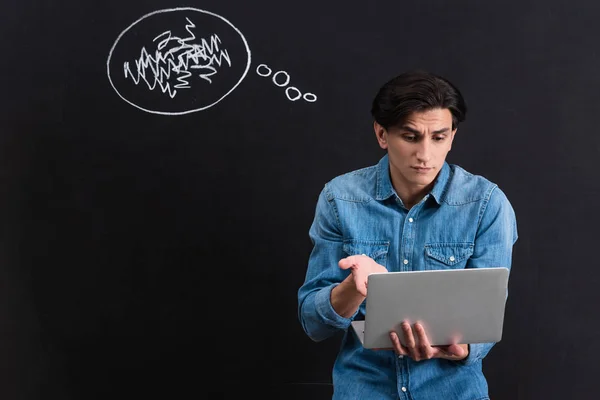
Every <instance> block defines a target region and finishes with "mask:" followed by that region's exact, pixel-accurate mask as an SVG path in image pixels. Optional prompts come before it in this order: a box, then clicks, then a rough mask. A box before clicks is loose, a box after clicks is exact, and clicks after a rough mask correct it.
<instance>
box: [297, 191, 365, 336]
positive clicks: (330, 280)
mask: <svg viewBox="0 0 600 400" xmlns="http://www.w3.org/2000/svg"><path fill="white" fill-rule="evenodd" d="M309 237H310V240H311V242H312V244H313V248H312V251H311V253H310V257H309V260H308V267H307V271H306V277H305V280H304V283H303V285H302V286H301V287H300V289H299V290H298V316H299V319H300V322H301V324H302V328H303V329H304V331H305V332H306V334H307V335H308V336H309V337H310V338H311V339H312V340H314V341H317V342H318V341H321V340H324V339H327V338H328V337H330V336H333V335H334V334H336V333H337V332H339V330H340V329H341V330H346V329H347V328H348V326H349V325H350V323H351V321H352V319H353V318H354V315H353V316H351V317H350V318H344V317H342V316H340V315H339V314H337V313H336V311H335V310H334V309H333V306H332V305H331V291H332V290H333V288H334V287H335V286H337V285H338V284H339V283H340V282H342V281H343V280H344V279H345V278H346V277H347V276H348V274H349V272H348V271H344V270H342V269H341V268H339V267H338V261H339V260H340V259H341V258H343V257H344V253H343V236H342V234H341V229H340V223H339V221H338V218H337V212H336V209H335V204H334V202H333V199H332V198H329V196H328V186H327V185H325V187H324V188H323V190H322V191H321V193H320V195H319V199H318V201H317V206H316V210H315V217H314V219H313V222H312V225H311V227H310V230H309ZM355 315H356V314H355Z"/></svg>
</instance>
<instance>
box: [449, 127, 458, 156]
mask: <svg viewBox="0 0 600 400" xmlns="http://www.w3.org/2000/svg"><path fill="white" fill-rule="evenodd" d="M457 130H458V128H455V129H454V130H453V131H452V135H451V136H450V148H449V149H448V151H450V150H452V142H454V135H456V131H457Z"/></svg>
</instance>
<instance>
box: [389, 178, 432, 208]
mask: <svg viewBox="0 0 600 400" xmlns="http://www.w3.org/2000/svg"><path fill="white" fill-rule="evenodd" d="M392 186H393V187H394V189H395V190H396V193H397V194H398V197H400V200H402V203H404V206H405V207H406V208H408V209H410V208H411V207H412V206H414V205H415V204H417V203H418V202H419V201H421V199H423V197H425V195H427V193H429V192H430V191H431V188H432V187H433V182H432V183H430V184H429V185H426V186H412V187H411V186H407V185H404V184H402V183H401V182H398V181H397V180H396V179H394V177H392Z"/></svg>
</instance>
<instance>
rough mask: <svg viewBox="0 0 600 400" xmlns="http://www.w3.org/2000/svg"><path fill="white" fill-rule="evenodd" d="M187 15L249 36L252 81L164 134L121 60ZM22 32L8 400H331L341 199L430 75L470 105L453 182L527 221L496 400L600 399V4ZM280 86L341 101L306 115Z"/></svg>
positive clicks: (9, 186) (10, 224) (178, 119)
mask: <svg viewBox="0 0 600 400" xmlns="http://www.w3.org/2000/svg"><path fill="white" fill-rule="evenodd" d="M183 6H189V7H197V8H200V9H203V10H207V11H210V12H213V13H216V14H219V15H221V16H223V17H225V18H226V19H227V20H229V21H230V22H231V23H232V24H233V25H235V26H236V27H237V28H238V29H239V30H240V31H241V32H242V33H243V35H244V36H245V38H246V40H247V42H248V45H249V48H250V50H251V53H252V63H251V66H250V70H249V72H248V74H247V76H246V77H245V78H244V80H243V81H242V82H241V84H240V85H239V86H238V87H237V88H236V89H235V90H234V91H233V92H232V93H231V94H230V95H229V96H227V97H225V98H224V99H223V100H222V101H221V102H220V103H218V104H216V105H215V106H213V107H210V108H208V109H206V110H203V111H199V112H194V113H188V114H184V115H177V116H168V115H158V114H152V113H148V112H144V111H141V110H139V109H137V108H135V107H133V106H132V105H130V104H128V103H127V102H125V101H123V100H122V99H121V98H120V97H119V96H118V95H117V93H116V92H115V90H113V88H112V87H111V85H110V82H109V80H108V78H107V68H106V62H107V58H108V55H109V51H110V49H111V47H112V46H113V44H114V43H115V40H116V39H117V37H118V36H119V34H120V33H121V32H122V31H123V30H125V29H126V28H127V27H128V26H129V25H130V24H132V23H133V22H134V21H136V20H137V19H138V18H140V17H142V16H143V15H145V14H147V13H150V12H153V11H156V10H160V9H165V8H171V7H183ZM0 11H1V12H0V24H1V26H2V31H3V35H1V36H0V43H1V47H0V48H1V49H2V62H1V64H0V65H1V68H2V70H1V74H0V84H1V87H2V99H1V103H0V106H1V110H2V111H1V112H0V123H1V131H0V140H1V143H0V187H1V189H2V196H0V221H2V223H1V225H0V226H1V227H2V228H1V230H0V235H1V236H0V239H1V240H0V271H1V275H0V332H1V333H0V360H2V362H1V363H0V365H1V366H2V373H1V374H0V398H2V399H6V400H9V399H10V400H12V399H23V400H29V399H107V398H111V399H117V398H119V399H121V398H123V399H130V398H147V397H150V398H184V396H185V398H215V399H219V398H241V397H242V396H244V395H253V396H254V395H256V396H257V397H259V398H260V397H263V398H265V397H273V398H281V399H290V398H299V399H300V398H310V399H326V398H329V397H330V395H331V390H332V389H331V386H330V372H331V367H332V363H333V359H334V357H335V354H336V352H337V348H338V343H339V342H338V340H339V337H338V338H333V339H331V340H328V341H325V342H321V343H313V342H312V341H310V339H308V338H307V337H306V336H305V335H304V333H303V331H302V329H301V327H300V324H299V322H298V319H297V309H296V307H297V298H296V293H297V290H298V288H299V286H300V285H301V284H302V282H303V279H304V273H305V268H306V261H307V258H308V254H309V251H310V242H309V239H308V228H309V226H310V223H311V221H312V216H313V212H314V207H315V204H316V200H317V195H318V193H319V191H320V190H321V188H322V186H323V184H324V182H325V181H327V180H329V179H331V178H332V177H333V176H335V175H337V174H340V173H343V172H346V171H349V170H351V169H355V168H360V167H364V166H368V165H372V164H374V163H376V162H377V161H378V160H379V158H380V157H381V156H382V155H383V153H382V150H381V149H379V147H378V146H377V143H376V140H375V136H374V134H373V131H372V125H371V119H370V114H369V109H370V102H371V100H372V98H373V96H374V95H375V92H376V90H377V89H378V88H379V86H380V85H381V84H382V83H383V82H385V81H386V80H387V79H389V78H391V77H392V76H394V75H396V74H397V73H399V72H402V71H404V70H406V69H412V68H424V69H427V70H430V71H432V72H435V73H438V74H441V75H444V76H446V77H448V78H449V79H450V80H452V81H453V82H454V83H456V84H457V85H458V87H459V88H460V89H461V90H462V92H463V94H464V96H465V97H466V100H467V103H468V105H469V114H468V116H467V121H466V122H465V123H464V124H463V125H461V126H460V128H459V131H458V133H457V137H456V139H455V142H454V146H453V149H452V152H451V153H450V154H449V158H448V161H449V162H452V163H457V164H459V165H461V166H463V167H464V168H466V169H467V170H469V171H471V172H474V173H477V174H481V175H484V176H486V177H488V178H489V179H491V180H492V181H495V182H496V183H498V184H499V185H500V187H501V188H502V189H503V190H504V192H505V193H506V194H507V195H508V197H509V199H510V200H511V202H512V204H513V206H514V208H515V212H516V215H517V221H518V228H519V235H520V238H519V241H518V242H517V245H516V246H515V252H514V260H513V270H512V274H511V280H510V288H509V289H510V292H509V300H508V303H507V309H506V318H505V328H504V337H503V340H502V341H501V342H500V343H498V344H497V345H496V347H495V348H494V349H493V350H492V352H491V353H490V354H489V355H488V357H487V358H486V359H485V361H484V370H485V373H486V375H487V377H488V381H489V386H490V394H491V397H492V398H493V399H494V400H502V399H565V398H569V399H571V398H572V399H592V398H595V393H597V376H598V373H599V372H600V371H599V367H598V363H597V361H596V358H597V356H598V354H600V345H599V341H598V337H599V328H600V323H599V321H600V320H599V318H598V316H597V315H598V312H597V305H598V303H599V301H600V291H599V290H598V286H599V284H600V271H599V267H600V266H599V265H598V257H597V248H598V246H597V241H598V238H599V235H598V233H597V226H598V224H599V223H600V213H599V212H598V206H597V198H598V195H599V194H600V180H599V179H598V178H597V174H596V165H597V161H598V158H599V157H600V135H599V134H598V132H597V128H598V125H599V124H598V118H597V117H598V114H599V107H600V95H599V93H600V74H599V72H600V51H599V50H598V48H599V47H598V46H599V45H598V37H600V24H598V19H599V17H600V3H597V2H594V1H569V2H561V1H558V0H552V1H541V0H537V1H502V2H500V1H498V2H487V1H486V2H480V1H454V2H448V1H440V0H432V1H427V2H422V1H411V2H407V1H390V0H386V1H370V2H359V1H351V2H341V1H339V2H324V1H318V2H317V1H303V2H295V3H287V2H277V1H274V0H268V1H252V2H249V1H248V2H247V1H240V0H237V1H222V0H220V1H217V0H207V1H196V2H187V3H173V2H172V1H128V2H126V1H114V0H107V1H102V2H100V1H95V2H92V1H87V2H83V1H73V0H68V1H66V0H62V1H54V2H50V1H42V0H8V1H4V2H3V4H2V6H1V7H0ZM156 29H157V33H160V32H162V31H163V30H164V29H165V28H164V26H157V27H156ZM138 51H139V49H138V48H134V49H131V54H132V57H134V56H135V54H136V52H138ZM261 63H264V64H267V65H268V66H269V67H271V68H272V69H273V70H274V71H278V70H283V71H286V72H287V73H288V74H289V76H290V78H291V83H290V84H291V85H294V86H296V87H297V88H299V89H300V90H302V91H303V92H311V93H314V94H315V95H316V96H317V98H318V100H317V101H316V102H314V103H309V102H306V101H303V100H299V101H296V102H292V101H289V100H288V99H287V98H286V97H285V92H284V89H283V88H279V87H277V86H275V85H274V84H273V83H272V82H271V81H270V80H269V78H263V77H261V76H259V75H258V74H257V73H256V68H257V66H258V65H259V64H261ZM164 102H165V103H164V105H165V106H166V107H167V106H169V104H170V103H169V99H168V98H164Z"/></svg>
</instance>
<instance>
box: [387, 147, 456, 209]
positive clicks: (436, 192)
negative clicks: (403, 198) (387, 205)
mask: <svg viewBox="0 0 600 400" xmlns="http://www.w3.org/2000/svg"><path fill="white" fill-rule="evenodd" d="M449 180H450V166H449V165H448V163H447V162H445V161H444V165H443V166H442V170H441V171H440V173H439V174H438V176H437V178H436V181H435V183H434V184H433V189H431V192H429V193H430V194H431V196H432V197H433V198H434V199H435V201H436V202H437V203H438V204H440V203H441V201H442V196H443V195H444V193H445V192H446V187H447V186H448V183H449ZM394 194H396V191H395V190H394V187H393V186H392V180H391V178H390V163H389V159H388V155H387V154H386V155H384V156H383V157H382V158H381V160H379V162H378V163H377V194H376V199H377V200H385V199H388V198H390V197H391V196H393V195H394Z"/></svg>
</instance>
